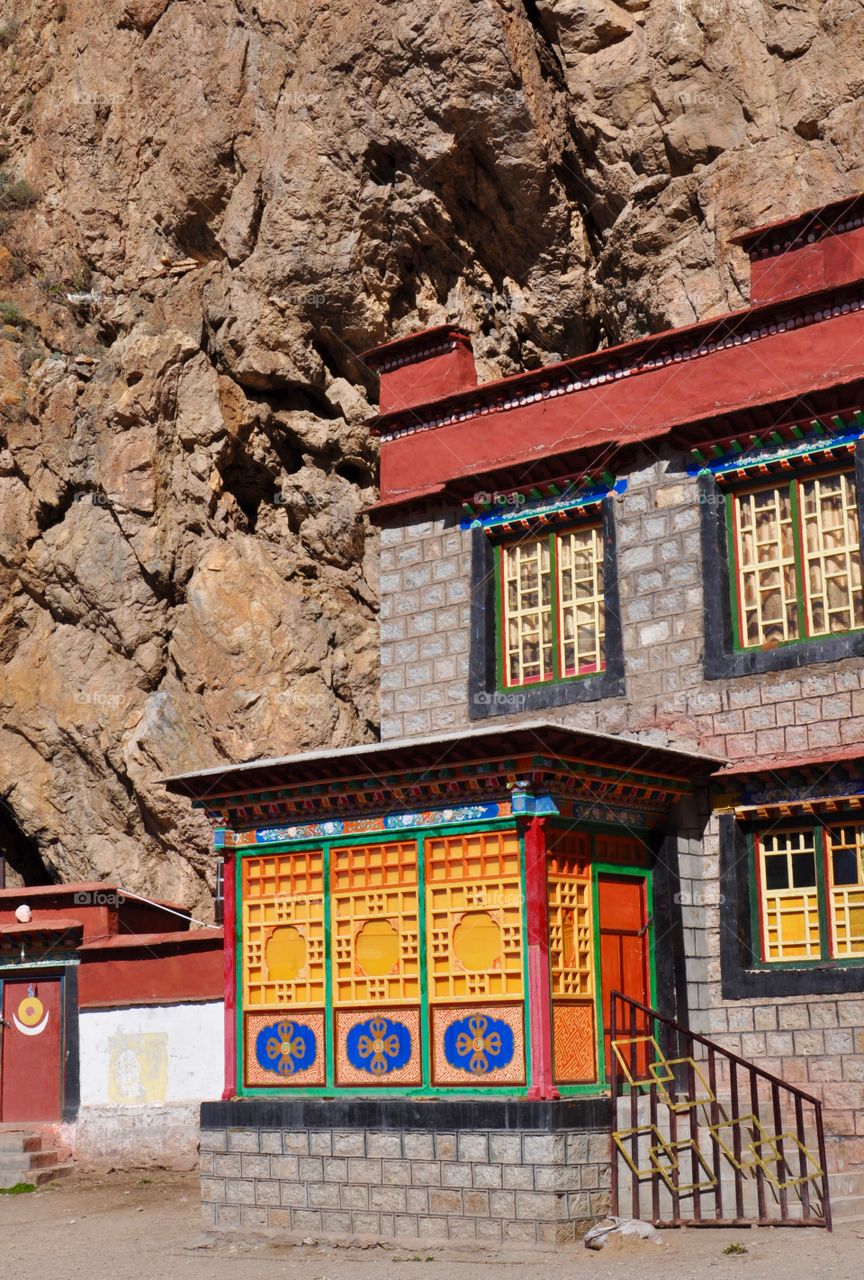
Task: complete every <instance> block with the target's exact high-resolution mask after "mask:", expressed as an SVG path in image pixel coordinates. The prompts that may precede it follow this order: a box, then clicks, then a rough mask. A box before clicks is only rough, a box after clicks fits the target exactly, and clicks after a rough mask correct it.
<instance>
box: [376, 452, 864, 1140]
mask: <svg viewBox="0 0 864 1280" xmlns="http://www.w3.org/2000/svg"><path fill="white" fill-rule="evenodd" d="M690 461H691V460H690V458H689V456H688V455H686V454H683V453H679V452H676V451H675V450H672V449H669V448H667V447H666V446H663V447H662V448H661V450H660V452H659V455H658V454H655V453H653V452H652V451H650V450H648V449H645V450H643V451H642V453H641V457H639V458H637V460H636V462H635V463H634V465H633V467H632V469H631V470H630V472H629V474H628V476H627V481H628V487H627V490H626V491H625V492H624V493H623V494H621V495H619V496H618V497H616V498H615V499H614V510H615V528H616V543H617V563H618V585H619V598H620V610H621V631H622V640H623V653H624V665H625V684H626V691H625V695H624V696H623V697H609V698H603V699H601V700H599V701H596V702H589V703H574V704H570V705H569V706H565V707H560V708H555V709H550V710H549V711H547V712H540V713H538V712H532V713H531V714H532V716H543V717H545V718H548V719H551V720H560V721H562V722H563V723H566V724H569V725H571V726H573V727H574V728H582V729H588V730H596V731H599V732H603V733H613V734H617V733H622V734H626V735H628V736H635V737H638V738H640V739H641V740H643V741H645V742H646V743H656V744H658V745H666V744H670V745H675V746H679V747H689V748H692V749H696V750H700V749H701V750H702V751H704V752H705V753H706V754H716V755H719V756H723V757H726V758H727V759H729V760H731V761H735V760H742V759H751V758H760V757H761V758H765V757H770V756H771V755H775V754H776V755H784V754H798V755H807V754H817V753H819V752H820V751H827V752H830V751H832V750H836V749H837V748H842V747H844V746H846V745H847V744H852V743H860V742H861V741H862V739H864V663H862V662H861V660H860V659H859V658H845V659H842V660H839V661H832V662H819V663H813V664H811V665H808V666H802V667H800V668H797V669H796V668H789V669H787V670H782V671H775V672H770V673H766V674H758V675H743V676H734V677H730V678H726V679H722V678H721V679H711V680H706V679H705V673H704V664H703V657H704V612H703V608H704V599H703V567H702V552H701V521H702V501H703V499H701V498H700V490H699V485H698V482H697V480H696V479H695V478H693V477H689V476H687V474H686V469H687V466H688V465H689V463H690ZM460 517H461V512H460V511H459V510H458V509H457V508H455V507H454V508H451V509H447V510H444V509H441V510H438V511H436V512H432V513H428V514H424V515H422V516H417V515H410V516H407V517H405V518H404V520H403V521H402V522H401V523H394V524H392V525H391V526H390V527H387V528H384V529H382V531H381V555H382V570H383V574H382V582H381V590H382V601H381V605H382V611H381V617H382V622H381V627H382V636H381V639H382V646H381V670H382V695H381V697H382V701H381V732H382V738H385V739H386V738H393V737H403V736H411V735H415V734H428V733H447V732H454V731H458V730H459V729H461V728H467V727H468V726H470V725H471V724H472V723H476V721H472V719H471V716H470V707H469V689H468V660H469V646H470V625H471V598H472V594H473V591H474V589H475V584H473V583H472V579H471V533H470V531H467V530H462V529H460V527H459V522H460ZM519 711H520V708H519V701H518V691H516V692H515V693H514V695H513V702H512V713H511V712H510V711H509V710H508V713H507V714H503V715H498V716H494V717H489V718H488V719H486V720H485V721H483V723H484V724H485V725H486V726H488V727H492V726H495V727H498V728H500V729H501V730H502V731H504V730H506V727H507V725H508V724H510V723H512V724H517V723H518V722H519V719H520V715H519ZM678 831H679V840H678V861H679V871H680V876H681V895H680V897H681V904H680V905H681V915H682V923H683V931H684V944H685V954H686V958H687V981H688V1006H689V1018H690V1022H691V1025H692V1026H693V1028H694V1030H697V1031H701V1032H703V1033H704V1034H706V1035H711V1036H716V1038H717V1039H718V1040H719V1041H720V1042H721V1043H722V1044H724V1045H725V1046H726V1047H728V1048H730V1049H732V1050H733V1051H735V1052H740V1053H741V1054H742V1055H743V1056H744V1057H745V1058H748V1059H750V1060H751V1061H754V1062H756V1063H757V1064H759V1065H761V1066H763V1067H765V1068H767V1069H768V1070H770V1071H773V1072H776V1073H777V1074H778V1075H780V1076H781V1077H783V1078H785V1079H787V1080H789V1081H790V1082H794V1083H799V1084H800V1085H801V1087H803V1088H805V1089H807V1090H808V1091H809V1092H812V1093H814V1094H816V1095H817V1096H820V1097H823V1098H824V1100H825V1104H826V1108H827V1112H826V1125H827V1127H828V1129H829V1131H830V1132H831V1133H832V1134H834V1135H835V1137H836V1141H835V1143H834V1146H835V1147H836V1148H838V1150H837V1151H836V1152H835V1159H836V1161H837V1162H838V1163H841V1164H842V1163H843V1162H848V1163H855V1162H860V1163H864V1120H862V1119H861V1115H862V1111H864V992H862V993H861V995H859V996H858V997H857V998H856V996H831V997H825V996H800V997H790V998H782V999H781V998H778V999H758V1000H754V999H736V1000H725V999H724V998H723V994H722V987H721V973H720V935H721V929H722V928H724V927H727V926H724V925H723V923H722V918H721V911H720V873H719V866H720V846H719V832H718V821H717V818H716V817H713V816H712V815H711V811H710V805H709V803H708V798H707V795H703V796H702V797H700V798H698V800H697V802H696V803H693V804H690V805H688V806H686V811H684V810H682V812H681V813H680V814H679V815H678ZM862 985H864V979H862Z"/></svg>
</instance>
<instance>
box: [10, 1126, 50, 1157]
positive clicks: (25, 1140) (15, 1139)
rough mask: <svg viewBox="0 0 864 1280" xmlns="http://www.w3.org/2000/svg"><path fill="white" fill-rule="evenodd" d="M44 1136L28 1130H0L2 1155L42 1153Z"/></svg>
mask: <svg viewBox="0 0 864 1280" xmlns="http://www.w3.org/2000/svg"><path fill="white" fill-rule="evenodd" d="M41 1149H42V1136H41V1134H38V1133H31V1132H30V1131H29V1130H27V1129H0V1153H5V1152H7V1151H17V1152H22V1151H41Z"/></svg>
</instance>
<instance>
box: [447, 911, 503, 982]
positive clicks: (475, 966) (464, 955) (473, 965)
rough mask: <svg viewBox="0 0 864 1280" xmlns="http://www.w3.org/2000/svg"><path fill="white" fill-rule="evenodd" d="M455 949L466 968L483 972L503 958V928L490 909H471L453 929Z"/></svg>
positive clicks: (457, 956)
mask: <svg viewBox="0 0 864 1280" xmlns="http://www.w3.org/2000/svg"><path fill="white" fill-rule="evenodd" d="M453 950H454V952H455V953H456V958H457V960H458V961H459V963H460V964H461V965H462V967H463V968H464V969H467V970H468V971H469V972H471V973H483V972H484V971H485V970H486V969H491V968H492V966H493V965H494V964H496V963H497V961H499V960H500V959H501V928H500V925H499V924H498V922H497V921H496V920H493V919H492V917H491V916H490V915H489V913H488V911H469V912H466V914H465V915H464V916H463V917H462V919H461V920H460V921H459V923H458V924H457V926H456V928H455V929H454V930H453Z"/></svg>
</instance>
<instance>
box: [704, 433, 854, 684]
mask: <svg viewBox="0 0 864 1280" xmlns="http://www.w3.org/2000/svg"><path fill="white" fill-rule="evenodd" d="M853 452H854V455H855V464H854V466H851V465H849V463H848V462H846V461H845V459H848V457H849V455H850V453H853ZM761 456H762V457H763V460H762V461H760V462H758V464H757V463H755V462H754V460H753V459H752V458H746V457H742V461H741V464H740V468H739V467H738V465H737V464H733V463H731V462H729V461H726V462H724V464H723V465H724V467H725V470H724V471H722V472H720V473H717V474H715V473H713V472H711V471H709V470H708V469H706V470H703V471H702V472H701V474H700V476H699V501H700V506H701V511H702V566H703V578H704V607H705V677H706V679H708V680H723V679H728V678H730V677H735V676H740V675H758V674H761V673H763V672H767V671H780V670H783V669H784V668H788V667H800V666H803V665H805V664H809V663H814V662H836V661H839V660H840V659H842V658H850V657H856V656H857V657H861V656H864V572H862V541H861V530H862V523H864V522H862V514H861V512H862V498H864V441H862V440H861V439H859V440H858V441H857V443H856V442H850V441H849V440H848V438H847V439H846V440H845V441H844V442H843V443H842V444H840V445H833V444H831V443H830V442H825V443H823V447H822V449H821V452H816V453H813V454H812V455H806V456H805V455H802V456H799V457H791V456H789V455H784V453H783V449H782V447H779V446H778V448H777V449H776V451H775V452H774V453H773V454H772V453H771V451H770V450H767V451H766V452H765V453H764V455H761ZM841 461H842V465H838V464H841Z"/></svg>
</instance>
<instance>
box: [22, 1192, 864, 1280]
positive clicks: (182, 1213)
mask: <svg viewBox="0 0 864 1280" xmlns="http://www.w3.org/2000/svg"><path fill="white" fill-rule="evenodd" d="M733 1243H738V1244H741V1245H743V1246H744V1248H745V1249H746V1250H747V1252H746V1253H741V1254H735V1255H732V1256H729V1255H726V1254H724V1252H723V1251H724V1249H725V1248H727V1247H728V1246H729V1245H730V1244H733ZM478 1266H482V1267H484V1268H491V1270H487V1271H486V1272H485V1275H486V1276H487V1277H488V1278H489V1280H573V1277H583V1276H584V1277H596V1278H597V1280H601V1278H602V1280H605V1278H606V1277H619V1276H620V1277H624V1276H627V1277H629V1278H630V1280H633V1278H634V1277H638V1280H670V1278H675V1280H677V1278H679V1277H680V1280H726V1277H746V1280H788V1277H802V1276H803V1277H805V1280H823V1277H825V1278H830V1280H861V1276H862V1272H864V1223H860V1224H855V1225H854V1226H851V1225H850V1226H843V1227H840V1228H839V1229H838V1230H837V1231H836V1232H835V1233H834V1234H833V1235H828V1234H826V1233H825V1232H824V1231H818V1230H801V1229H798V1230H794V1229H791V1230H790V1229H786V1230H782V1229H763V1230H743V1231H738V1230H728V1231H711V1230H704V1231H701V1230H700V1231H686V1232H666V1233H664V1235H663V1243H662V1244H661V1245H653V1244H647V1243H641V1242H639V1243H637V1242H630V1241H619V1242H617V1243H616V1244H614V1245H613V1244H609V1245H607V1247H606V1248H605V1249H604V1250H602V1252H599V1253H594V1252H591V1251H589V1250H587V1249H585V1248H584V1247H583V1246H582V1245H567V1246H562V1247H561V1248H560V1249H558V1250H556V1251H554V1252H551V1253H543V1254H538V1253H533V1254H532V1253H527V1252H526V1253H518V1254H514V1253H503V1252H500V1251H496V1250H493V1249H487V1248H483V1249H478V1248H468V1247H466V1248H461V1249H455V1248H442V1249H437V1248H434V1247H433V1248H428V1247H425V1246H424V1247H421V1248H420V1249H419V1250H415V1249H413V1248H405V1247H404V1246H401V1245H395V1246H388V1247H386V1248H383V1247H380V1246H372V1247H370V1248H367V1249H360V1248H335V1247H333V1246H330V1245H321V1246H318V1245H308V1244H307V1245H297V1246H286V1245H281V1246H276V1245H273V1244H272V1243H269V1242H266V1241H265V1242H261V1241H256V1240H253V1239H251V1238H246V1239H243V1240H240V1241H237V1240H236V1239H235V1240H233V1241H232V1240H231V1239H230V1238H225V1239H219V1240H215V1241H214V1239H213V1238H212V1237H208V1236H205V1235H204V1234H203V1232H202V1230H201V1222H200V1218H199V1208H198V1185H197V1178H196V1176H195V1175H193V1174H168V1173H150V1174H147V1175H138V1174H116V1175H110V1176H108V1177H104V1178H99V1179H97V1178H92V1177H91V1178H86V1177H77V1178H75V1179H72V1180H68V1181H66V1182H62V1183H58V1184H56V1185H55V1186H53V1187H50V1188H46V1189H44V1190H40V1191H35V1192H32V1193H30V1194H28V1195H19V1196H0V1280H7V1278H8V1280H229V1278H230V1280H259V1277H260V1278H261V1280H265V1278H266V1280H270V1277H272V1276H273V1275H274V1274H275V1275H283V1276H284V1275H288V1276H290V1278H291V1280H444V1278H445V1277H446V1280H476V1272H475V1271H474V1269H476V1268H477V1267H478ZM472 1273H473V1274H472Z"/></svg>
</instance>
